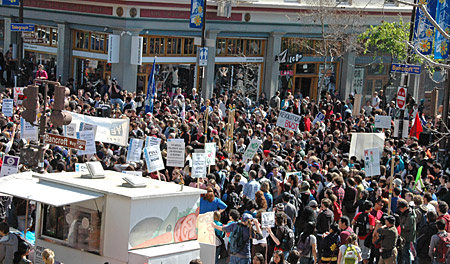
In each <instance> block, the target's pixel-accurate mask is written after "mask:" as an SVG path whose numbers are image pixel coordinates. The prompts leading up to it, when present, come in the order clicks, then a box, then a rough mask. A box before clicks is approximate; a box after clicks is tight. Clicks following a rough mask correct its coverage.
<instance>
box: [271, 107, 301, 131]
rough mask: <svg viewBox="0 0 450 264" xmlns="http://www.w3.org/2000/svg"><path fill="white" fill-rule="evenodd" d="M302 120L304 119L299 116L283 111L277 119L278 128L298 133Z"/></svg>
mask: <svg viewBox="0 0 450 264" xmlns="http://www.w3.org/2000/svg"><path fill="white" fill-rule="evenodd" d="M301 119H302V117H301V116H299V115H294V114H291V113H288V112H286V111H281V112H280V115H279V116H278V119H277V126H279V127H282V128H285V129H289V130H292V131H294V132H297V131H298V126H299V124H300V121H301Z"/></svg>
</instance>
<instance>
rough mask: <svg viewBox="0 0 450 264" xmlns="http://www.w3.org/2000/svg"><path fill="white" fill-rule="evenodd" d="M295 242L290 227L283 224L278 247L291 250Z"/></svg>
mask: <svg viewBox="0 0 450 264" xmlns="http://www.w3.org/2000/svg"><path fill="white" fill-rule="evenodd" d="M294 244H295V234H294V231H293V230H292V229H290V228H289V227H287V226H284V232H283V239H282V240H281V244H280V247H281V249H282V250H283V251H288V252H289V251H291V249H292V248H293V247H294Z"/></svg>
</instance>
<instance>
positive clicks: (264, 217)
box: [261, 212, 275, 228]
mask: <svg viewBox="0 0 450 264" xmlns="http://www.w3.org/2000/svg"><path fill="white" fill-rule="evenodd" d="M274 226H275V212H263V213H261V227H262V228H266V227H274Z"/></svg>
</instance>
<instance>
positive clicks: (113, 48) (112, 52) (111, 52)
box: [108, 35, 120, 63]
mask: <svg viewBox="0 0 450 264" xmlns="http://www.w3.org/2000/svg"><path fill="white" fill-rule="evenodd" d="M119 55H120V35H108V63H119Z"/></svg>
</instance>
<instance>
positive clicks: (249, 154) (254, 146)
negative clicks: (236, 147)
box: [243, 139, 262, 160]
mask: <svg viewBox="0 0 450 264" xmlns="http://www.w3.org/2000/svg"><path fill="white" fill-rule="evenodd" d="M261 144H262V141H261V140H258V139H252V140H251V141H250V144H248V147H247V149H246V150H245V152H244V156H243V158H244V159H245V160H251V159H253V157H254V156H255V154H256V152H258V149H259V146H261Z"/></svg>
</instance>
